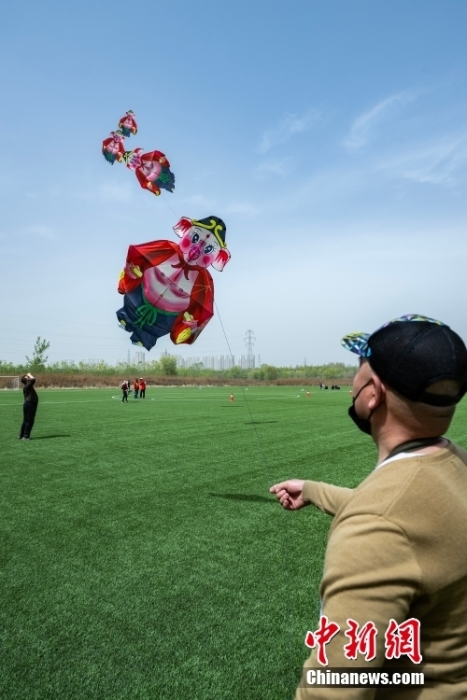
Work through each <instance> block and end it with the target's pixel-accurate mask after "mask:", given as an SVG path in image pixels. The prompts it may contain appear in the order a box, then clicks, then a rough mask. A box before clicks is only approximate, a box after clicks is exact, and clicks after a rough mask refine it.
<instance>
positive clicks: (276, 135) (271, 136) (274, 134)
mask: <svg viewBox="0 0 467 700" xmlns="http://www.w3.org/2000/svg"><path fill="white" fill-rule="evenodd" d="M320 116H321V114H320V112H319V111H318V110H317V109H310V110H308V112H305V114H303V115H302V116H298V115H297V114H290V113H289V114H286V115H285V116H284V117H282V119H281V120H280V122H279V123H278V124H277V126H275V127H272V128H271V129H267V130H266V131H265V132H264V134H263V137H262V139H261V143H260V145H259V148H258V152H259V153H267V152H268V151H269V150H270V149H271V148H273V146H276V145H278V144H281V143H286V141H289V140H290V139H291V138H292V137H293V136H295V135H296V134H300V133H302V132H304V131H308V129H310V128H311V127H312V126H314V125H315V124H316V123H317V122H318V121H319V119H320Z"/></svg>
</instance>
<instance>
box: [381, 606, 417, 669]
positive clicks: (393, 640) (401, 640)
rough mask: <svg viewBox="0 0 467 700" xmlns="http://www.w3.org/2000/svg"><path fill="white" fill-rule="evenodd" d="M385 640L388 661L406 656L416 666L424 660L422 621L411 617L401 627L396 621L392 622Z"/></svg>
mask: <svg viewBox="0 0 467 700" xmlns="http://www.w3.org/2000/svg"><path fill="white" fill-rule="evenodd" d="M384 639H385V642H386V658H387V659H399V658H400V657H401V656H402V655H405V656H408V657H409V659H410V660H411V661H413V662H414V664H419V663H420V661H421V660H422V655H421V653H420V620H416V619H415V618H414V617H411V618H410V619H409V620H406V621H405V622H402V623H401V624H400V625H398V624H397V622H396V621H395V620H391V621H390V622H389V625H388V628H387V630H386V634H385V636H384Z"/></svg>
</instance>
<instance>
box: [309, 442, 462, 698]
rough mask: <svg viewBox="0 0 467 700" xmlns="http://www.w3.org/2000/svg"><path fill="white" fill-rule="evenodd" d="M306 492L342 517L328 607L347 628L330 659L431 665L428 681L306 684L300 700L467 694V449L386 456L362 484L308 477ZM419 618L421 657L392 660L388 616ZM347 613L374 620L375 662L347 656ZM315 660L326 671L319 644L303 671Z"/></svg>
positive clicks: (346, 663)
mask: <svg viewBox="0 0 467 700" xmlns="http://www.w3.org/2000/svg"><path fill="white" fill-rule="evenodd" d="M303 495H304V498H305V500H306V501H309V502H311V503H313V504H314V505H316V506H317V507H318V508H320V509H321V510H322V511H324V512H325V513H329V514H330V515H333V516H334V520H333V523H332V526H331V530H330V533H329V540H328V546H327V550H326V557H325V562H324V574H323V579H322V582H321V589H320V594H321V600H322V614H323V615H326V616H327V617H328V619H329V620H330V621H334V622H336V623H337V624H339V625H340V629H341V631H340V632H339V634H338V635H337V636H335V637H334V638H333V639H332V641H331V642H330V643H329V644H328V645H327V646H326V653H327V657H328V662H329V663H328V667H334V668H336V667H340V668H342V667H351V666H354V667H360V668H362V667H368V670H371V668H372V667H382V666H383V665H384V666H385V667H390V666H391V665H392V666H397V667H398V668H401V667H407V670H408V671H410V670H415V671H424V672H425V685H424V686H423V687H411V688H410V687H407V686H403V685H399V686H392V687H391V686H386V688H380V689H377V690H375V689H369V688H366V689H364V688H362V689H351V688H348V689H342V688H335V689H332V688H331V689H328V688H326V689H320V688H317V687H316V686H315V687H312V688H304V687H299V688H298V689H297V694H296V698H297V700H305V699H306V700H309V699H311V698H313V700H318V699H320V698H323V700H324V699H326V700H327V699H329V700H330V699H331V698H345V700H357V699H358V700H360V699H362V700H363V699H365V700H369V699H370V698H375V699H376V698H377V699H378V700H382V699H383V698H397V699H398V700H409V699H411V700H412V699H413V700H415V698H416V700H454V699H455V700H460V699H461V698H467V452H466V451H465V450H463V449H461V448H460V447H458V446H456V445H454V444H453V443H450V444H449V446H448V447H446V448H443V449H440V450H438V451H437V452H434V453H432V454H428V455H420V456H415V455H414V456H409V457H407V458H402V459H397V458H395V459H394V461H390V462H388V463H387V464H384V463H383V465H382V466H381V467H379V468H378V469H376V470H375V471H374V472H373V473H372V474H370V476H368V477H367V478H366V479H365V480H364V481H363V482H362V484H360V486H359V487H358V488H356V489H346V488H341V487H337V486H332V485H329V484H324V483H319V482H314V481H307V482H306V483H305V487H304V492H303ZM412 617H414V618H417V619H418V620H420V622H421V635H420V636H421V654H422V656H423V661H422V662H421V664H418V665H414V664H413V663H412V662H411V661H410V659H409V658H408V657H407V656H401V658H400V659H398V660H397V661H396V660H392V661H387V660H386V659H385V638H384V636H385V631H386V629H387V626H388V623H389V621H390V619H391V618H393V619H394V620H395V621H396V622H397V623H398V624H400V623H402V622H403V621H404V620H407V619H409V618H412ZM348 618H353V619H354V620H355V621H357V622H358V623H359V625H364V624H365V623H366V622H368V621H372V622H374V623H375V625H376V627H377V629H378V635H377V657H376V659H375V660H374V661H372V662H367V661H366V660H365V657H364V656H359V657H358V658H357V660H355V661H351V660H348V659H346V658H345V655H344V651H343V646H344V645H345V644H347V643H348V642H349V638H348V637H346V636H345V634H344V632H345V630H346V629H347V628H348V625H347V622H346V621H347V619H348ZM311 631H314V630H311ZM309 668H315V669H320V670H325V669H323V667H322V666H321V665H320V664H319V663H318V661H317V658H316V649H313V651H312V654H311V656H310V658H309V659H308V660H307V661H306V663H305V667H304V672H305V671H306V670H307V669H309ZM349 670H350V669H349Z"/></svg>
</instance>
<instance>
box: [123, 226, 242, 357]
mask: <svg viewBox="0 0 467 700" xmlns="http://www.w3.org/2000/svg"><path fill="white" fill-rule="evenodd" d="M174 230H175V232H176V233H177V235H178V236H180V237H181V241H180V244H179V245H177V244H176V243H172V242H171V241H163V240H159V241H151V242H150V243H143V244H141V245H136V246H130V247H129V249H128V255H127V259H126V265H125V268H124V270H123V272H122V274H121V276H120V282H119V286H118V291H119V292H120V294H123V295H124V303H123V308H121V309H119V311H117V318H118V320H119V323H120V326H121V327H122V328H123V329H124V330H126V331H128V332H130V333H131V334H132V335H131V341H132V342H133V343H134V344H136V345H141V346H143V347H145V348H146V350H151V348H153V347H154V345H155V344H156V342H157V339H158V338H160V337H162V336H164V335H167V334H168V333H170V337H171V340H172V342H173V343H175V344H177V345H178V344H180V343H186V344H192V343H193V342H194V341H195V340H196V338H197V337H198V336H199V334H200V333H201V331H202V330H203V328H205V326H206V325H207V324H208V323H209V321H210V319H211V318H212V316H213V314H214V284H213V280H212V277H211V275H210V274H209V272H208V271H207V270H206V267H208V266H209V265H212V266H213V267H215V268H216V269H222V268H223V267H224V265H225V264H226V263H227V262H228V260H229V259H230V253H229V251H228V250H227V248H226V246H225V232H226V229H225V224H224V223H223V221H222V220H221V219H219V218H217V217H209V218H208V219H201V220H200V221H196V220H195V221H192V220H191V219H188V218H186V217H183V218H182V219H180V221H179V222H178V224H177V225H176V226H175V227H174Z"/></svg>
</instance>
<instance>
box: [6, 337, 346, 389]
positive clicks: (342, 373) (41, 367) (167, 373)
mask: <svg viewBox="0 0 467 700" xmlns="http://www.w3.org/2000/svg"><path fill="white" fill-rule="evenodd" d="M49 347H50V343H49V342H48V341H47V340H43V339H42V338H40V337H38V338H37V340H36V343H35V346H34V351H33V354H32V357H26V364H24V365H14V364H12V363H6V362H2V361H1V360H0V374H4V375H5V374H10V375H11V374H14V375H20V374H24V373H25V372H32V373H39V372H40V373H60V374H80V373H86V374H97V375H101V376H103V375H108V376H114V375H116V374H118V375H128V377H133V376H140V375H141V374H142V372H144V374H145V375H153V376H154V375H155V376H164V377H176V376H178V377H196V378H200V379H202V378H204V377H205V378H206V379H208V378H209V377H217V378H219V379H222V378H226V379H252V380H259V381H262V380H263V381H264V380H266V381H274V380H276V379H313V378H320V379H339V380H346V379H349V380H350V379H352V377H353V376H354V374H355V372H356V370H357V368H356V367H355V366H354V365H346V364H344V363H342V362H329V363H327V364H325V365H311V366H310V365H306V366H305V365H304V366H301V367H298V366H297V367H274V366H273V365H267V364H263V365H261V367H254V368H252V369H248V370H246V369H242V368H241V367H232V368H231V369H227V370H221V371H215V370H211V369H205V368H204V367H203V364H202V363H198V364H196V365H192V366H191V367H188V368H181V367H177V360H176V358H175V357H173V356H172V355H162V356H161V357H160V359H159V360H153V361H152V362H146V363H145V365H144V369H143V367H142V366H141V365H118V366H112V365H109V364H107V363H105V362H102V363H99V364H91V365H90V364H88V363H86V362H77V363H75V362H63V361H62V362H54V363H52V364H47V360H48V357H47V356H46V354H45V353H46V352H47V350H48V349H49Z"/></svg>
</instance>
